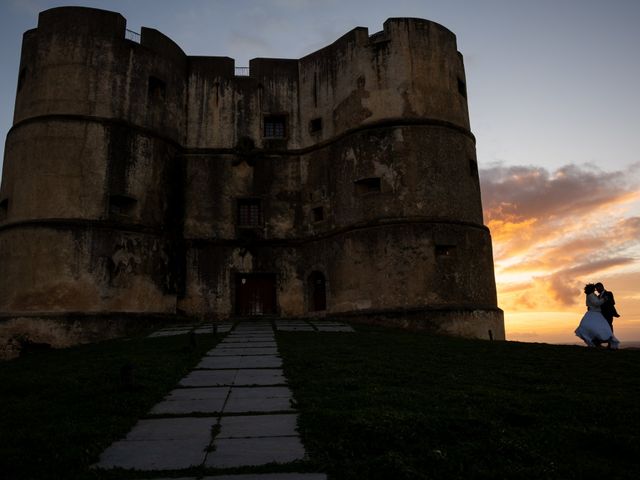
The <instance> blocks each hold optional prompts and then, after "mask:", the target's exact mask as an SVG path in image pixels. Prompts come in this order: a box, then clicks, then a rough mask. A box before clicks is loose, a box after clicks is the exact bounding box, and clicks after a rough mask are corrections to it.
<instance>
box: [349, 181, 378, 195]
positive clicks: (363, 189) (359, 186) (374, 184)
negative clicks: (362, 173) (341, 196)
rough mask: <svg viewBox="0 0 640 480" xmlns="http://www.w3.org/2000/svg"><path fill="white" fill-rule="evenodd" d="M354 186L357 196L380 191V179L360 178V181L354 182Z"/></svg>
mask: <svg viewBox="0 0 640 480" xmlns="http://www.w3.org/2000/svg"><path fill="white" fill-rule="evenodd" d="M354 184H355V186H356V193H357V194H358V195H363V194H365V193H373V192H380V191H381V183H380V177H372V178H361V179H360V180H356V181H355V182H354Z"/></svg>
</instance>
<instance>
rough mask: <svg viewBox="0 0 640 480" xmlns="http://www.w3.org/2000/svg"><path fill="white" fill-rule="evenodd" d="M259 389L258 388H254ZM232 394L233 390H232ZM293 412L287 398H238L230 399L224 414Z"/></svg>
mask: <svg viewBox="0 0 640 480" xmlns="http://www.w3.org/2000/svg"><path fill="white" fill-rule="evenodd" d="M256 388H260V387H256ZM232 394H233V390H232ZM288 411H293V407H292V406H291V401H290V399H289V398H282V397H276V398H238V397H230V398H229V400H228V401H227V404H226V405H225V407H224V413H225V414H227V413H248V412H251V413H255V412H288Z"/></svg>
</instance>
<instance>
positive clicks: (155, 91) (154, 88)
mask: <svg viewBox="0 0 640 480" xmlns="http://www.w3.org/2000/svg"><path fill="white" fill-rule="evenodd" d="M166 91H167V86H166V84H165V83H164V82H163V81H162V80H160V79H159V78H156V77H149V91H148V93H149V98H150V99H152V100H156V101H161V100H164V97H165V94H166Z"/></svg>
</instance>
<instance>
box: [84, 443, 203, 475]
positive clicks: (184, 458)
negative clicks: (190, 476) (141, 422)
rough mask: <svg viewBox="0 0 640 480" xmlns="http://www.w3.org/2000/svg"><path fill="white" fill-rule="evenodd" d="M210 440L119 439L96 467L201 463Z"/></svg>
mask: <svg viewBox="0 0 640 480" xmlns="http://www.w3.org/2000/svg"><path fill="white" fill-rule="evenodd" d="M210 441H211V439H208V440H207V441H206V443H203V442H201V441H198V440H196V439H184V440H142V441H136V442H127V441H122V442H116V443H114V444H113V445H111V446H110V447H109V448H107V449H106V450H105V451H104V452H103V453H102V455H100V461H99V462H98V463H97V465H96V467H98V468H103V469H107V468H133V469H136V470H179V469H183V468H189V467H193V466H199V465H202V462H203V461H204V459H205V456H206V454H207V452H206V449H207V447H208V446H209V443H210Z"/></svg>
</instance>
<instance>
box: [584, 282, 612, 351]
mask: <svg viewBox="0 0 640 480" xmlns="http://www.w3.org/2000/svg"><path fill="white" fill-rule="evenodd" d="M596 292H597V293H596ZM584 293H585V295H586V296H587V313H585V314H584V317H582V320H581V321H580V325H578V328H577V329H576V335H577V336H578V337H580V338H581V339H582V340H584V342H585V343H586V344H587V345H588V346H590V347H599V346H600V345H601V344H603V343H606V344H608V347H609V348H610V349H612V350H615V349H617V348H618V345H619V344H620V341H619V340H618V339H617V338H616V337H615V336H614V335H613V317H619V316H620V315H618V312H617V311H616V307H615V304H616V301H615V300H614V298H613V293H611V292H607V291H606V290H605V289H604V285H602V283H596V284H595V285H594V284H593V283H588V284H587V285H585V287H584Z"/></svg>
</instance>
